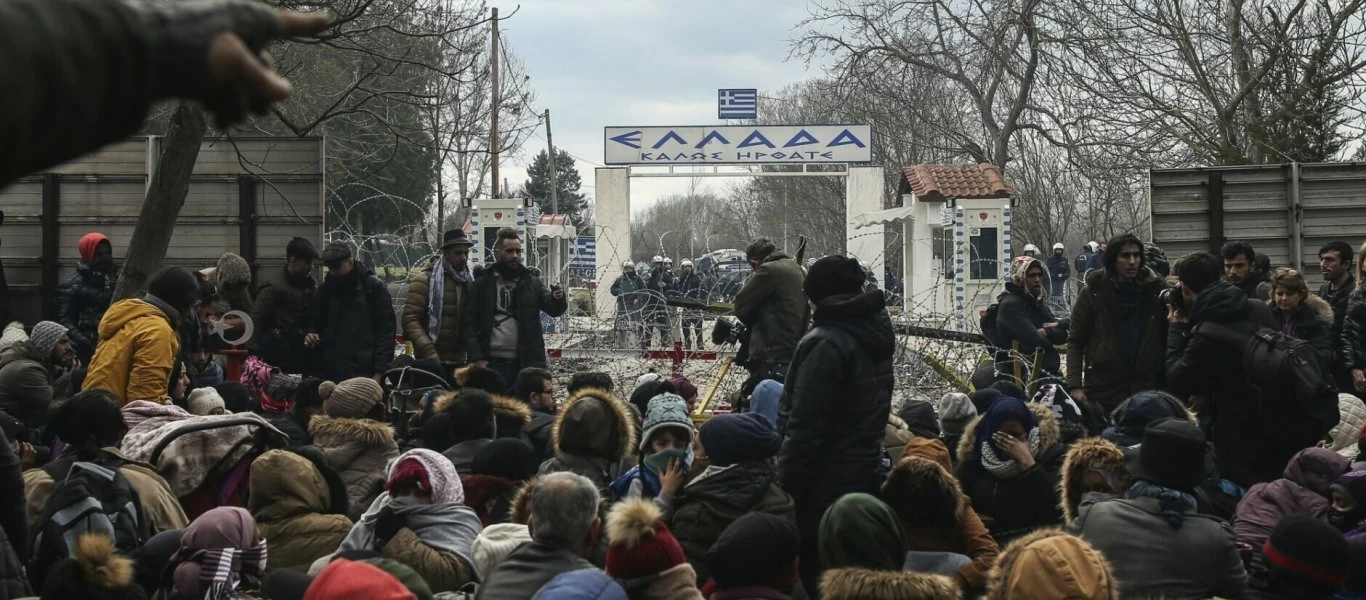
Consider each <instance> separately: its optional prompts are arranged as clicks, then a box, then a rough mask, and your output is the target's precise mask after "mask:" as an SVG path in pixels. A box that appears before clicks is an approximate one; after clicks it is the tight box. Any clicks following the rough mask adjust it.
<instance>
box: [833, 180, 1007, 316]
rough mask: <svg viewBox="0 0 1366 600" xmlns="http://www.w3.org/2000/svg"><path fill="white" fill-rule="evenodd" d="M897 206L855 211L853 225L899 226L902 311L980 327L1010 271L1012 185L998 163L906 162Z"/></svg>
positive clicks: (912, 314)
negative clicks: (900, 233) (902, 288)
mask: <svg viewBox="0 0 1366 600" xmlns="http://www.w3.org/2000/svg"><path fill="white" fill-rule="evenodd" d="M897 189H898V196H900V198H901V206H899V207H896V208H891V209H887V210H881V211H875V212H869V213H865V214H863V215H860V216H859V217H858V219H857V228H859V229H862V228H880V227H884V226H888V225H894V226H900V227H901V231H902V239H903V240H904V243H903V244H902V253H903V254H902V260H901V269H902V282H903V285H904V286H905V290H906V293H905V294H904V296H903V298H904V299H903V302H904V303H905V305H904V307H903V309H904V312H903V314H907V315H910V316H912V317H914V318H916V319H917V320H920V321H923V322H926V323H927V324H930V325H932V326H936V327H952V328H955V329H958V330H959V331H973V332H975V331H976V330H977V322H978V318H979V317H980V316H981V314H982V312H983V311H985V310H986V307H987V306H990V305H991V303H992V302H994V301H995V299H996V296H997V295H998V294H999V293H1000V292H1001V291H1002V284H1003V283H1004V282H1005V281H1006V279H1007V278H1008V277H1009V269H1010V256H1011V248H1010V244H1011V240H1010V238H1011V236H1010V210H1011V203H1012V199H1011V189H1010V186H1009V185H1007V184H1006V181H1005V177H1004V176H1003V175H1002V174H1001V170H1000V169H998V168H997V167H996V166H994V165H991V164H987V163H983V164H979V165H909V166H906V167H903V168H902V170H901V179H900V182H899V184H898V186H897Z"/></svg>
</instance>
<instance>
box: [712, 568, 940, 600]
mask: <svg viewBox="0 0 1366 600" xmlns="http://www.w3.org/2000/svg"><path fill="white" fill-rule="evenodd" d="M820 597H821V598H824V599H825V600H902V599H903V598H933V599H935V600H950V599H952V600H956V599H957V598H961V597H962V594H961V593H960V592H959V591H958V588H957V586H955V585H954V583H953V580H951V579H949V578H948V577H945V576H943V575H935V574H933V573H906V572H902V571H873V570H871V569H831V570H829V571H826V572H825V573H824V574H823V575H821V595H820ZM713 598H715V596H713Z"/></svg>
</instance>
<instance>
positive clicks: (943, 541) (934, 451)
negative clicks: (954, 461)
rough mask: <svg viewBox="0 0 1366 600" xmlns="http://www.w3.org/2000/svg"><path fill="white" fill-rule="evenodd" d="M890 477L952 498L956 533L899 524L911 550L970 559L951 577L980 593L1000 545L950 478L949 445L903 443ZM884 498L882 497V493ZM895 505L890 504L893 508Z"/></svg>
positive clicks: (918, 440) (925, 441) (924, 441)
mask: <svg viewBox="0 0 1366 600" xmlns="http://www.w3.org/2000/svg"><path fill="white" fill-rule="evenodd" d="M892 477H897V478H902V477H904V478H906V479H907V480H909V481H910V482H913V484H914V486H915V487H917V488H921V489H926V490H938V491H939V492H940V493H941V494H943V496H941V497H944V496H947V497H951V498H953V506H952V507H950V508H951V509H952V511H953V515H954V517H955V523H954V525H955V526H954V527H953V530H954V531H955V533H956V535H954V536H947V535H945V530H940V529H934V528H926V527H911V526H908V525H906V524H904V523H903V524H902V532H903V533H904V536H905V539H906V547H907V548H908V549H909V550H911V551H914V552H952V553H955V554H962V555H964V556H967V557H968V558H970V559H972V562H970V563H968V564H967V565H964V566H963V567H962V568H960V569H958V572H957V573H954V575H953V578H954V580H955V582H956V583H957V584H958V586H959V587H960V588H962V589H963V590H964V591H966V592H969V593H972V592H980V591H981V590H982V589H983V588H985V587H986V581H987V572H988V571H990V570H991V564H992V563H993V562H995V561H996V557H997V555H999V554H1000V552H1001V549H1000V546H998V545H997V544H996V540H993V539H992V538H991V534H990V533H988V531H987V527H986V525H985V524H983V523H982V518H981V517H979V516H977V511H975V510H973V508H972V501H971V500H970V499H969V498H968V497H967V495H965V494H964V493H963V489H962V488H961V487H960V486H959V484H958V480H956V479H954V477H953V467H952V465H951V464H950V460H949V448H948V446H945V445H944V442H942V441H940V440H932V439H927V438H916V439H915V440H914V441H912V442H911V443H910V444H907V445H906V449H905V451H903V452H902V454H901V456H900V458H899V459H898V460H897V463H896V466H895V467H893V468H892V475H890V476H888V480H889V481H891V480H892ZM884 497H885V496H884ZM900 508H901V509H903V510H906V509H909V510H912V511H915V510H920V509H919V507H915V506H912V507H900ZM896 509H897V507H893V510H896Z"/></svg>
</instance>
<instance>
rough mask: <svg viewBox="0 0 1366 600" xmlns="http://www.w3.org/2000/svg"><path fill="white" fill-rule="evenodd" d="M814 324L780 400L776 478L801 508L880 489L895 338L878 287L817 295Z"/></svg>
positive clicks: (890, 403) (822, 508)
mask: <svg viewBox="0 0 1366 600" xmlns="http://www.w3.org/2000/svg"><path fill="white" fill-rule="evenodd" d="M793 264H796V263H793ZM814 325H815V326H814V327H813V328H812V330H811V332H810V333H807V334H806V336H805V337H803V338H802V340H801V344H800V345H799V346H798V347H797V352H796V353H795V354H793V356H792V368H791V370H790V371H789V373H790V376H789V377H788V380H787V385H786V386H784V388H783V397H782V399H781V400H780V401H779V406H778V433H779V435H781V436H782V437H783V444H782V448H781V449H780V450H779V451H778V476H779V479H780V481H781V485H782V487H783V489H784V490H786V491H787V493H789V494H792V497H793V498H794V499H795V500H796V501H797V503H798V504H799V505H805V506H806V507H807V508H806V509H803V510H807V509H815V508H820V509H821V510H822V511H823V510H824V507H825V506H828V505H829V504H830V503H833V502H834V501H835V500H836V499H838V498H839V497H840V496H843V495H845V494H849V493H854V492H866V493H876V492H877V488H878V484H879V483H880V482H881V468H882V452H883V449H882V441H883V437H884V436H885V435H886V426H887V421H888V415H890V414H891V411H892V384H893V375H892V355H893V354H894V353H895V351H896V336H895V335H894V334H893V333H892V323H891V319H890V317H888V315H887V310H886V308H885V302H884V298H883V293H882V292H881V291H878V290H875V291H872V292H865V293H860V294H853V295H839V296H832V297H830V298H826V299H824V300H822V301H821V302H820V304H819V305H818V306H817V307H816V313H815V318H814Z"/></svg>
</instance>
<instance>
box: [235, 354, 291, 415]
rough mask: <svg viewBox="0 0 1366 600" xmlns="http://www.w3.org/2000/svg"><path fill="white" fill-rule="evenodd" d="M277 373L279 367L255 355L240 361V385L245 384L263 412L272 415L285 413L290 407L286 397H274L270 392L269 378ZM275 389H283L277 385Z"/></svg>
mask: <svg viewBox="0 0 1366 600" xmlns="http://www.w3.org/2000/svg"><path fill="white" fill-rule="evenodd" d="M278 374H279V369H276V368H275V367H272V366H270V364H268V363H266V361H263V360H261V359H260V358H257V357H255V356H248V357H247V360H246V361H245V362H243V363H242V376H241V380H242V385H243V386H246V388H247V392H248V393H250V394H251V396H252V397H253V398H255V399H256V401H257V403H258V404H260V405H261V410H262V411H263V412H266V413H268V414H273V415H282V414H285V412H287V411H289V408H290V402H289V399H288V398H287V397H285V398H276V397H274V396H272V395H271V393H270V392H271V391H272V387H271V380H272V378H273V377H275V376H276V375H278ZM275 391H276V392H280V391H284V390H283V389H282V388H281V387H280V386H279V385H277V386H276V387H275Z"/></svg>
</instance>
